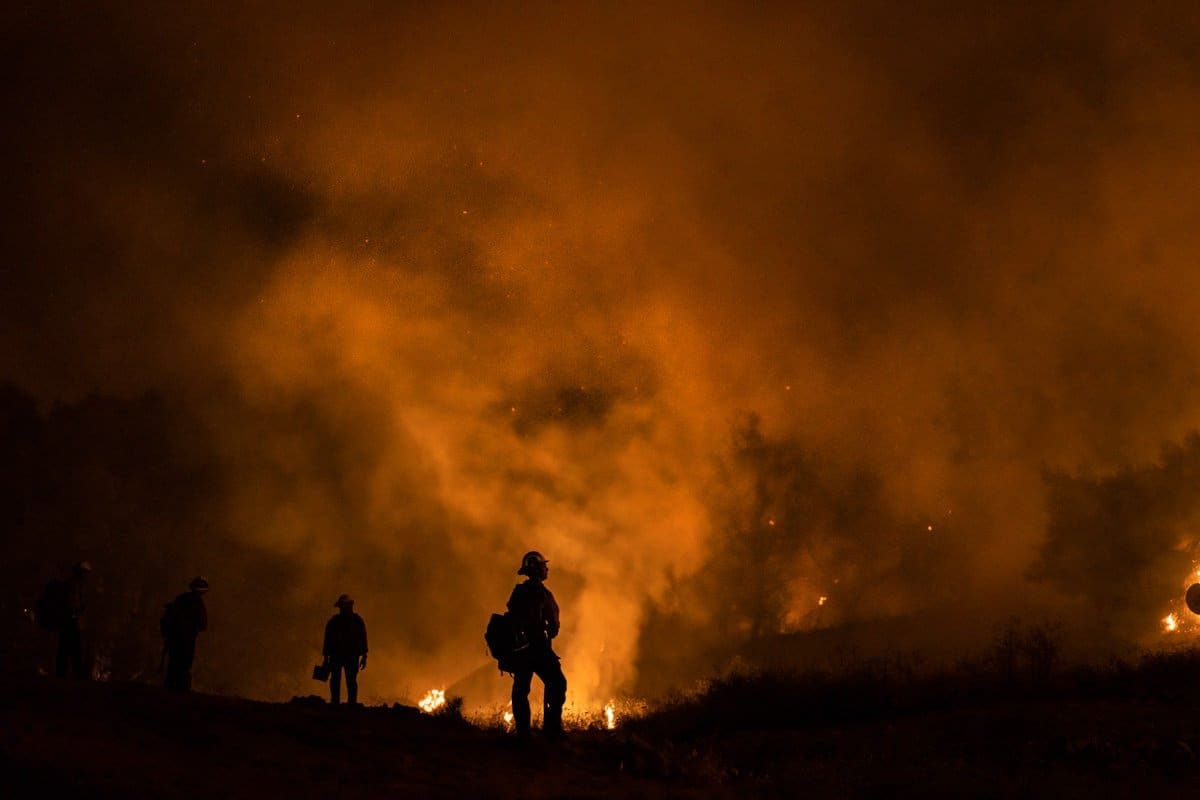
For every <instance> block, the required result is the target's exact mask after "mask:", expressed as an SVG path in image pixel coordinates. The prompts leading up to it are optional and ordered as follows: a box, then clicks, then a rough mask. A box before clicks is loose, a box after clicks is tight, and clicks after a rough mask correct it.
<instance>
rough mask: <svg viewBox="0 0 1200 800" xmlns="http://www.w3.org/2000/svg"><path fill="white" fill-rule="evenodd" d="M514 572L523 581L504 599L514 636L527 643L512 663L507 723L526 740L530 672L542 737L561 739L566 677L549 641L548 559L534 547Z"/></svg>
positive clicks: (552, 627)
mask: <svg viewBox="0 0 1200 800" xmlns="http://www.w3.org/2000/svg"><path fill="white" fill-rule="evenodd" d="M517 574H518V575H524V576H525V578H526V580H525V582H524V583H518V584H517V585H516V587H515V588H514V589H513V592H512V596H511V597H509V598H508V613H509V616H510V617H512V620H513V625H514V626H515V627H516V629H517V635H518V637H519V638H521V639H522V640H523V641H525V642H528V647H527V648H525V649H524V650H523V652H522V653H521V655H520V656H519V657H518V659H517V662H516V663H515V664H514V666H515V667H516V669H515V670H514V671H513V688H512V710H513V722H514V724H515V725H516V729H517V736H519V737H521V738H527V737H528V736H529V727H530V709H529V689H530V686H531V685H532V683H533V676H534V675H537V676H538V677H539V678H541V679H542V686H543V701H544V702H543V704H542V735H543V736H545V737H547V738H550V739H562V738H563V729H562V709H563V703H565V702H566V700H567V678H566V676H565V675H563V671H562V665H561V664H559V660H558V655H557V654H556V653H555V652H554V648H553V647H552V646H551V644H550V640H551V639H553V638H554V637H555V636H557V635H558V603H557V602H555V600H554V595H553V594H551V593H550V590H549V589H547V588H546V584H545V583H544V581H545V580H546V579H547V578H548V577H550V562H549V561H547V560H546V559H545V557H544V556H543V555H542V554H541V553H539V552H537V551H536V550H534V551H531V552H528V553H526V554H525V557H524V558H522V559H521V568H520V569H519V570H517Z"/></svg>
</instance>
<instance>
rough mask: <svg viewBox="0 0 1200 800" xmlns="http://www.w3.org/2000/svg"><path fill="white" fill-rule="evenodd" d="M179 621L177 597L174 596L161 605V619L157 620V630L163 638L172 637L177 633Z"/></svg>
mask: <svg viewBox="0 0 1200 800" xmlns="http://www.w3.org/2000/svg"><path fill="white" fill-rule="evenodd" d="M180 622H181V620H180V608H179V598H175V599H174V600H172V601H171V602H169V603H167V604H165V605H164V606H163V615H162V619H160V620H159V621H158V630H159V631H160V632H161V633H162V637H163V638H164V639H171V638H173V637H174V636H175V634H177V633H179V627H180Z"/></svg>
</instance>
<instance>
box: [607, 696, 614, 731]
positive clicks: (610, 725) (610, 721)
mask: <svg viewBox="0 0 1200 800" xmlns="http://www.w3.org/2000/svg"><path fill="white" fill-rule="evenodd" d="M604 727H605V728H607V729H608V730H610V731H611V730H616V728H617V709H616V708H615V707H614V706H613V704H612V701H611V700H610V701H608V703H607V704H606V705H605V706H604Z"/></svg>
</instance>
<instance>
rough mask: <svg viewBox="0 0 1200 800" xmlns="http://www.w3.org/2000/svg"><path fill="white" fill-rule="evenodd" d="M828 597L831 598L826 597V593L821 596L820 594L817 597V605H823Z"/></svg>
mask: <svg viewBox="0 0 1200 800" xmlns="http://www.w3.org/2000/svg"><path fill="white" fill-rule="evenodd" d="M828 599H829V598H828V597H826V596H825V595H821V596H820V597H819V598H818V599H817V605H819V606H823V605H825V601H826V600H828Z"/></svg>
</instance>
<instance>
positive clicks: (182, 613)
mask: <svg viewBox="0 0 1200 800" xmlns="http://www.w3.org/2000/svg"><path fill="white" fill-rule="evenodd" d="M207 591H208V581H206V580H204V578H200V577H197V578H193V579H192V582H191V583H190V584H188V591H186V592H184V593H183V594H181V595H179V596H178V597H176V598H175V599H174V600H172V601H171V602H170V603H167V607H166V610H165V611H164V612H163V617H162V620H161V621H160V622H159V627H160V628H161V629H162V635H163V651H164V655H165V656H166V657H167V679H166V681H165V683H164V684H163V685H164V686H166V687H167V688H168V689H171V690H172V691H176V692H186V691H190V690H191V688H192V663H193V662H194V661H195V660H196V636H197V635H198V634H199V633H200V632H201V631H203V630H207V629H208V609H207V608H205V607H204V595H205V593H206V592H207Z"/></svg>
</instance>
